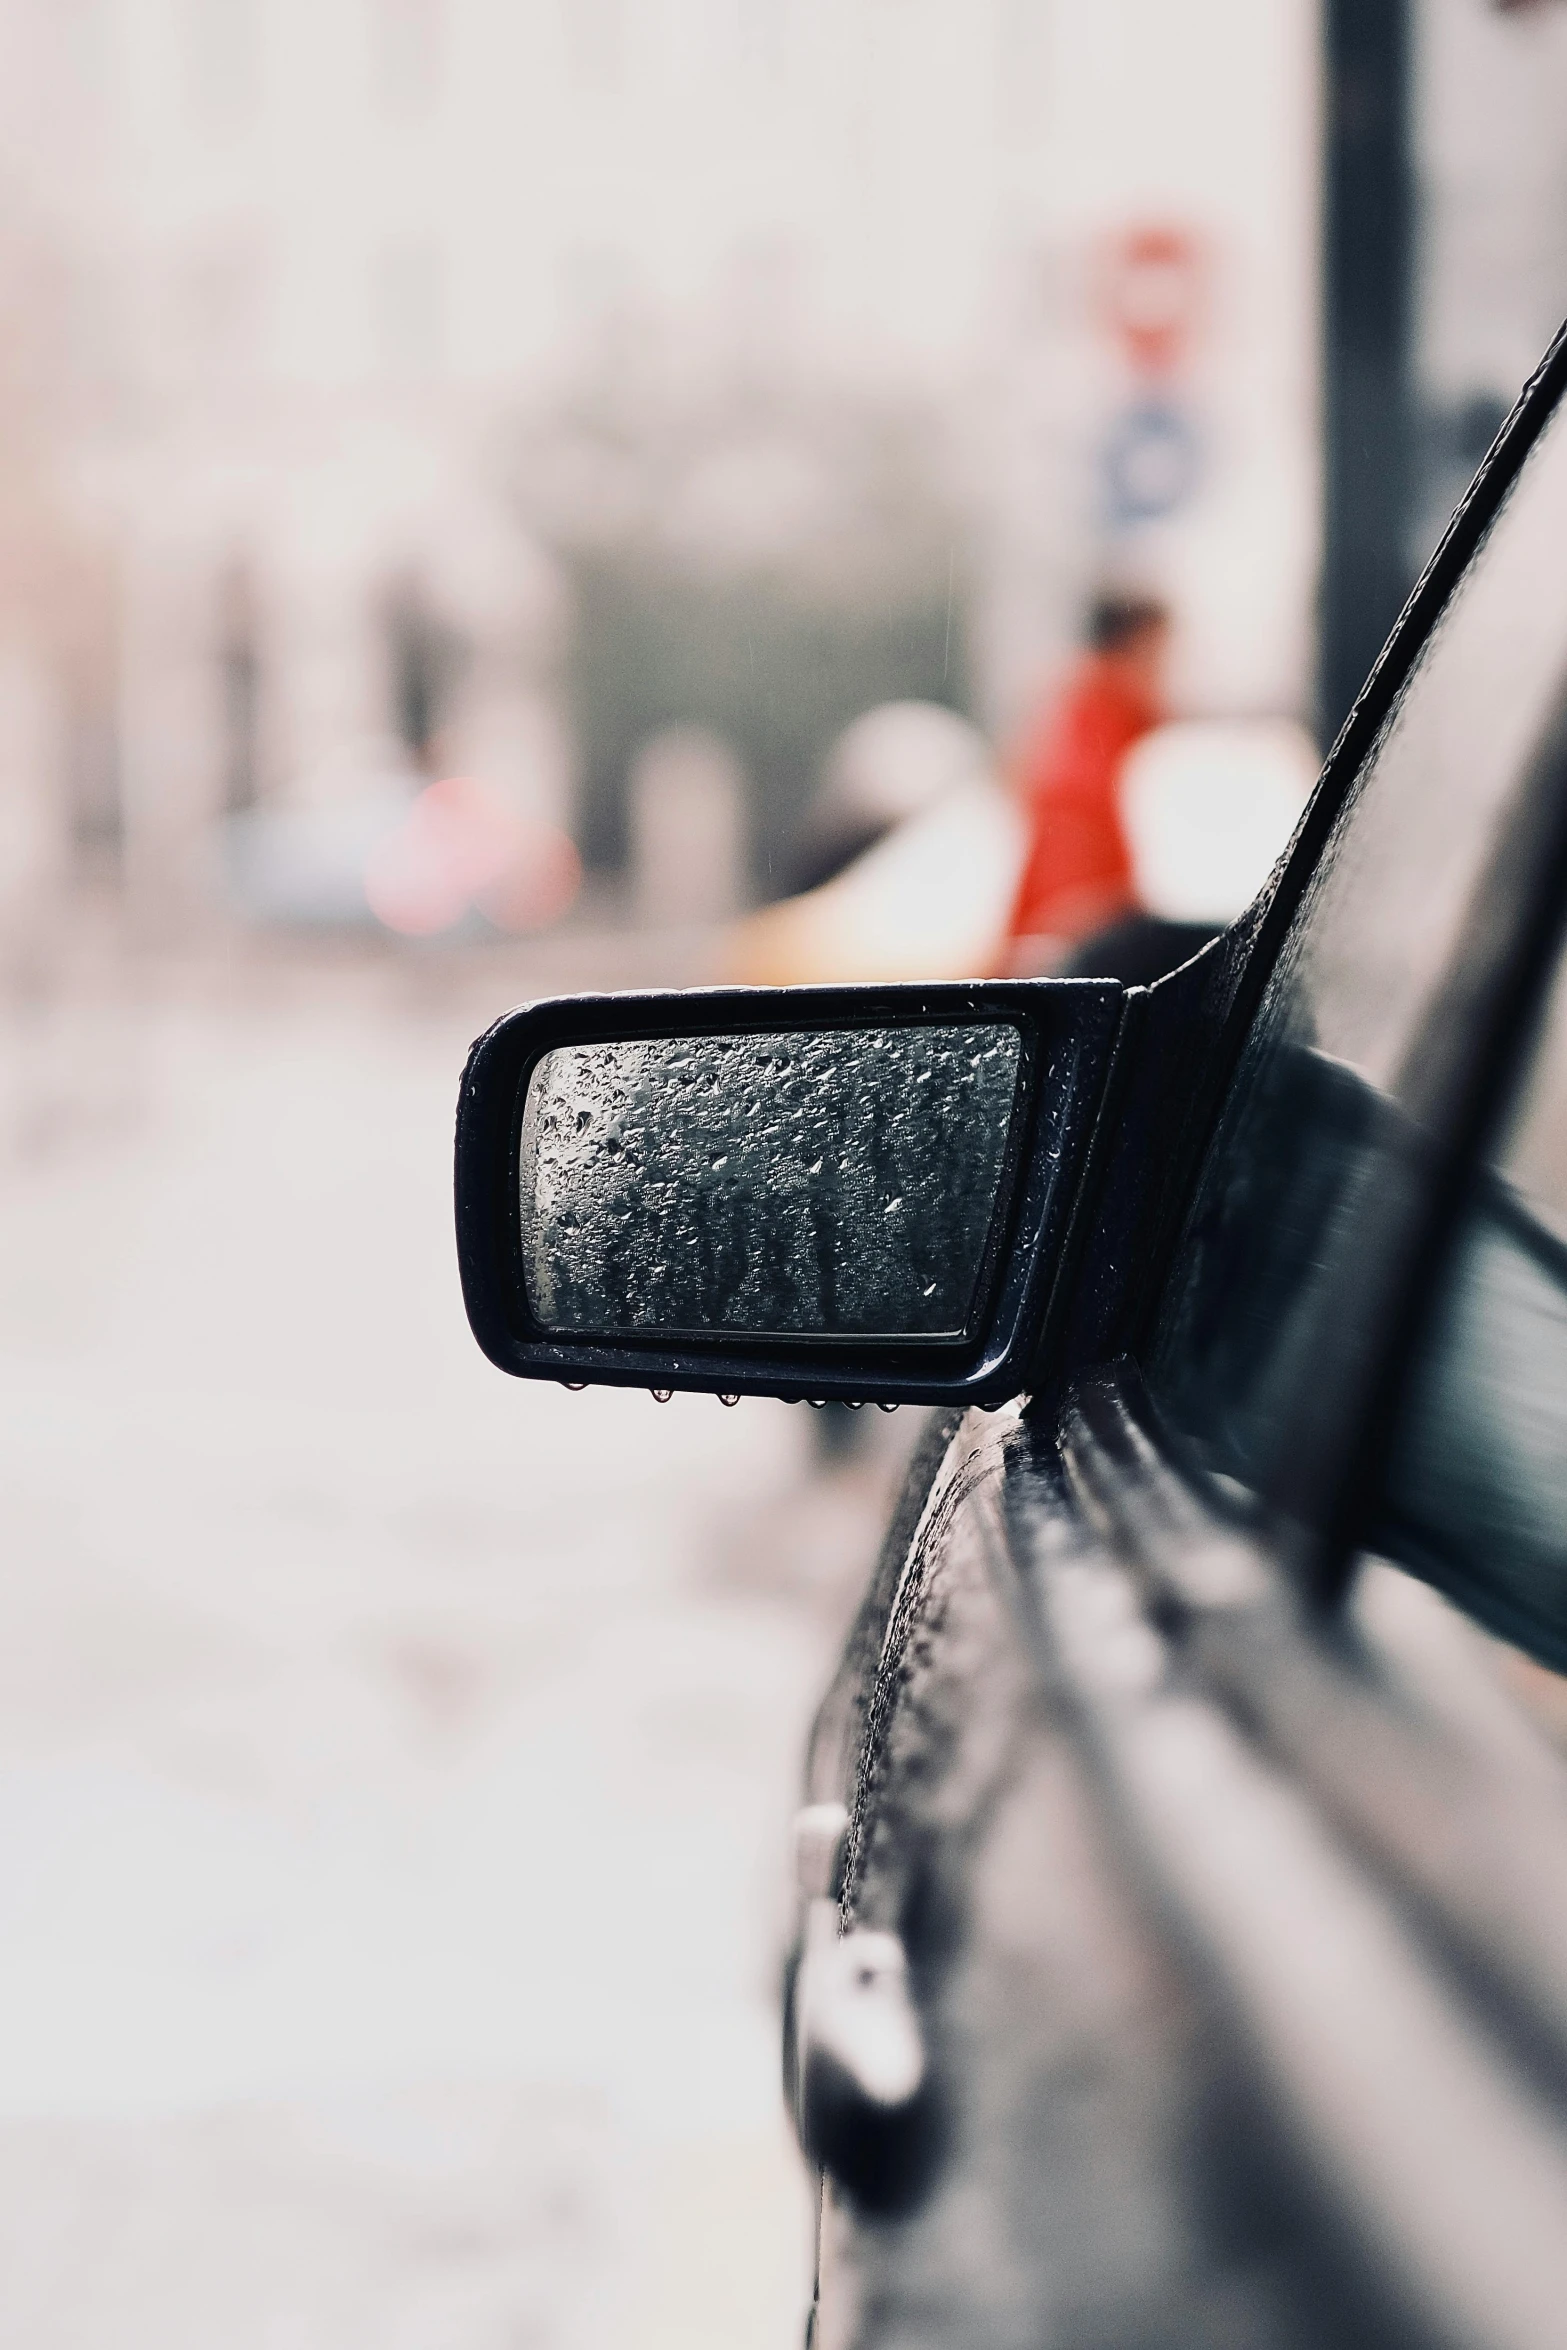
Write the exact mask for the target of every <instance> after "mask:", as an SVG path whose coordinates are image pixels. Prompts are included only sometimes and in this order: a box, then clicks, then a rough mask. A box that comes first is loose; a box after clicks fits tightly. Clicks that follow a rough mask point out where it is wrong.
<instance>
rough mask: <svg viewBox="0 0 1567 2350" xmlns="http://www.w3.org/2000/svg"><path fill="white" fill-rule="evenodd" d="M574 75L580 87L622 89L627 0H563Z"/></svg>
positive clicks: (563, 21) (608, 89)
mask: <svg viewBox="0 0 1567 2350" xmlns="http://www.w3.org/2000/svg"><path fill="white" fill-rule="evenodd" d="M560 7H561V21H562V24H563V26H564V29H565V34H566V52H567V56H568V57H569V59H570V62H571V73H572V79H573V80H574V81H575V82H576V83H577V85H578V87H579V88H580V89H584V90H600V91H610V90H618V89H619V88H620V86H621V83H622V81H623V80H624V78H625V65H626V7H625V0H560Z"/></svg>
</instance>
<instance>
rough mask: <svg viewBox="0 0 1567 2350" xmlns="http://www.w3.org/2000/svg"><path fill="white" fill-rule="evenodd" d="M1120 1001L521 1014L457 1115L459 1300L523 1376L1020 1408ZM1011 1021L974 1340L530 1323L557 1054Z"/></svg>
mask: <svg viewBox="0 0 1567 2350" xmlns="http://www.w3.org/2000/svg"><path fill="white" fill-rule="evenodd" d="M1122 1001H1123V995H1122V990H1121V989H1120V988H1119V987H1118V986H1116V985H1115V984H1114V983H1113V982H1111V981H1102V980H1016V981H994V982H984V983H975V984H973V985H965V986H949V987H860V988H794V989H790V990H788V991H787V992H779V991H776V990H772V989H764V988H746V989H713V990H696V991H691V992H687V993H682V994H678V995H640V996H635V995H624V996H576V997H568V998H564V999H561V1000H559V1001H556V1002H551V1003H544V1004H537V1005H532V1006H528V1007H526V1008H524V1009H523V1010H521V1011H517V1012H512V1013H508V1014H507V1016H506V1017H505V1018H504V1019H503V1020H500V1021H498V1022H497V1023H496V1025H495V1026H494V1027H493V1028H492V1029H490V1030H489V1032H488V1033H487V1034H486V1035H485V1036H483V1037H481V1038H480V1040H479V1042H478V1043H477V1044H476V1045H475V1047H474V1049H473V1052H472V1053H471V1055H470V1057H469V1061H468V1066H467V1068H466V1070H465V1071H464V1074H463V1081H462V1090H461V1094H460V1096H459V1102H458V1116H457V1156H456V1197H457V1243H458V1256H459V1261H460V1265H461V1271H462V1280H463V1295H464V1299H465V1302H466V1304H467V1308H468V1316H469V1320H470V1322H471V1324H472V1327H473V1331H474V1335H475V1337H476V1338H477V1339H478V1341H479V1344H480V1345H481V1346H482V1347H483V1349H484V1351H485V1353H486V1354H487V1355H488V1356H489V1358H490V1360H491V1361H492V1362H493V1363H495V1364H497V1365H498V1366H499V1367H500V1368H501V1369H502V1370H505V1371H510V1372H512V1373H513V1374H514V1375H515V1376H517V1377H520V1378H534V1379H558V1380H568V1381H569V1380H593V1381H596V1382H600V1383H604V1384H608V1385H611V1386H638V1387H649V1388H657V1389H666V1388H667V1389H676V1388H682V1389H695V1390H698V1391H703V1390H705V1391H707V1392H709V1393H712V1392H724V1393H729V1394H737V1395H745V1394H751V1395H757V1394H760V1395H782V1396H785V1397H788V1398H791V1399H798V1398H821V1399H823V1400H832V1399H833V1398H846V1399H847V1398H853V1399H855V1400H871V1401H881V1402H890V1403H946V1402H975V1403H996V1402H1000V1401H1002V1400H1003V1399H1004V1398H1005V1397H1007V1396H1008V1395H1011V1394H1014V1393H1016V1391H1017V1389H1018V1387H1019V1386H1020V1385H1021V1384H1022V1382H1023V1380H1024V1378H1025V1377H1026V1375H1027V1369H1028V1365H1029V1363H1030V1362H1031V1360H1032V1359H1033V1357H1034V1355H1035V1353H1036V1351H1037V1349H1038V1346H1039V1344H1040V1341H1041V1334H1042V1332H1043V1331H1044V1330H1045V1329H1046V1327H1047V1326H1048V1321H1049V1311H1050V1307H1051V1302H1052V1298H1053V1295H1054V1294H1055V1286H1056V1273H1057V1269H1058V1265H1059V1262H1060V1259H1061V1255H1062V1245H1063V1242H1064V1239H1065V1235H1066V1232H1067V1228H1068V1223H1069V1220H1070V1216H1071V1211H1072V1207H1073V1204H1074V1200H1075V1195H1076V1190H1077V1183H1078V1178H1079V1176H1080V1173H1081V1169H1082V1166H1083V1163H1084V1160H1085V1158H1086V1155H1087V1151H1088V1144H1089V1138H1090V1136H1091V1134H1092V1132H1093V1129H1094V1124H1095V1121H1096V1118H1097V1116H1098V1111H1099V1105H1100V1100H1101V1096H1102V1094H1103V1090H1104V1083H1105V1078H1106V1075H1107V1072H1108V1070H1109V1066H1110V1061H1111V1056H1112V1051H1113V1045H1114V1038H1115V1033H1116V1029H1117V1026H1118V1024H1119V1020H1120V1013H1121V1006H1122ZM992 1020H1004V1021H1007V1022H1010V1023H1013V1024H1015V1025H1016V1026H1017V1027H1018V1028H1019V1029H1020V1031H1021V1033H1022V1036H1023V1040H1024V1045H1023V1085H1024V1089H1025V1090H1024V1092H1023V1094H1022V1095H1021V1096H1020V1107H1019V1110H1018V1112H1017V1113H1016V1114H1015V1116H1014V1121H1013V1134H1012V1137H1011V1140H1010V1143H1009V1153H1010V1156H1009V1163H1008V1168H1007V1173H1006V1177H1005V1179H1004V1181H1005V1188H1006V1195H1007V1198H1008V1206H1007V1209H1006V1211H1005V1214H1004V1217H1003V1219H1002V1220H1001V1221H1000V1222H999V1223H998V1225H997V1228H996V1229H995V1231H994V1232H993V1234H992V1236H991V1240H990V1243H989V1250H988V1264H987V1270H986V1273H985V1274H984V1276H983V1277H982V1282H981V1294H982V1296H983V1297H984V1300H985V1302H984V1305H983V1308H982V1310H981V1312H980V1314H979V1315H978V1317H977V1320H976V1327H975V1335H974V1338H973V1341H972V1343H970V1344H966V1345H963V1346H958V1347H954V1346H953V1345H952V1343H951V1342H950V1341H946V1340H943V1341H923V1342H922V1341H910V1340H883V1339H864V1340H850V1339H841V1338H840V1339H835V1340H833V1341H832V1342H831V1343H821V1342H816V1341H811V1340H799V1341H795V1340H791V1339H784V1338H778V1339H768V1340H765V1341H763V1340H758V1339H755V1338H748V1337H738V1336H737V1337H733V1338H730V1337H725V1336H723V1335H721V1334H714V1335H711V1336H708V1337H705V1338H697V1339H691V1340H682V1341H681V1342H680V1343H679V1344H672V1343H671V1342H670V1341H668V1340H667V1339H663V1340H660V1339H658V1338H656V1337H650V1338H649V1339H647V1340H645V1341H644V1340H643V1339H640V1338H638V1337H636V1336H618V1337H616V1338H614V1339H612V1340H607V1339H606V1340H593V1339H586V1338H583V1339H579V1338H575V1337H562V1336H559V1335H550V1334H548V1333H546V1332H545V1331H543V1330H542V1329H540V1328H539V1327H538V1326H537V1325H536V1324H535V1323H534V1321H533V1319H532V1317H531V1315H530V1313H529V1310H528V1305H527V1298H526V1293H525V1288H524V1283H523V1279H522V1267H521V1252H520V1245H519V1236H518V1223H517V1215H516V1205H515V1203H516V1199H517V1148H518V1134H519V1128H520V1118H521V1105H522V1101H523V1098H524V1096H525V1093H526V1088H527V1081H528V1076H529V1072H530V1071H531V1070H532V1068H533V1067H534V1065H535V1063H536V1062H537V1061H538V1060H539V1059H540V1057H541V1056H542V1055H543V1054H544V1053H546V1052H549V1051H551V1050H553V1049H555V1048H556V1047H557V1046H560V1045H569V1044H587V1043H599V1042H606V1041H610V1040H621V1039H626V1038H634V1037H669V1036H678V1037H686V1036H690V1037H700V1036H703V1035H715V1036H733V1035H737V1034H744V1033H756V1034H768V1033H773V1032H776V1031H778V1030H780V1029H787V1030H789V1031H791V1032H801V1031H808V1030H809V1031H817V1032H819V1031H823V1030H833V1029H840V1030H843V1031H846V1032H848V1031H853V1030H856V1029H865V1028H883V1027H892V1026H899V1025H910V1026H913V1025H936V1024H942V1023H954V1024H968V1023H973V1022H984V1021H992Z"/></svg>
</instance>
